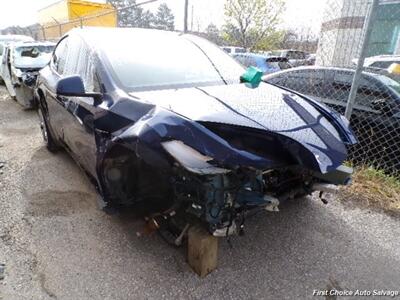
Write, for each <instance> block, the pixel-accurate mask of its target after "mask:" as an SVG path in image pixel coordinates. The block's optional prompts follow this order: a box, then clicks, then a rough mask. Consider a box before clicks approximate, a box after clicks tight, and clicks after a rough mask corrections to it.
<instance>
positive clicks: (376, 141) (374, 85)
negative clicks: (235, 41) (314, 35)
mask: <svg viewBox="0 0 400 300" xmlns="http://www.w3.org/2000/svg"><path fill="white" fill-rule="evenodd" d="M354 72H355V71H354V70H352V69H344V68H330V67H299V68H295V69H290V70H286V71H282V72H278V73H274V74H271V75H267V76H265V77H264V80H265V81H266V82H269V83H272V84H275V85H278V86H281V87H284V88H287V89H290V90H293V91H296V92H299V93H302V94H304V95H307V96H310V97H312V98H313V99H316V100H318V101H320V102H322V103H324V104H326V105H328V106H330V107H332V108H334V109H335V110H337V111H338V112H339V113H342V114H344V111H345V108H346V104H347V100H348V97H349V93H350V89H351V85H352V80H353V77H354ZM352 124H353V127H354V129H355V131H356V134H357V137H358V138H359V140H360V143H359V144H358V145H357V147H366V146H367V145H368V148H369V149H372V150H371V151H372V152H371V153H370V154H369V156H367V157H365V159H370V160H371V161H375V162H379V165H380V166H381V167H386V168H387V169H394V170H400V159H399V160H397V163H393V164H391V165H389V162H394V161H396V160H395V159H393V157H392V156H397V157H398V158H400V139H399V138H398V133H399V132H400V84H399V83H398V82H396V81H395V80H392V79H390V78H388V77H386V76H384V75H380V74H375V73H369V72H363V73H362V77H361V81H360V85H359V88H358V92H357V95H356V101H355V106H354V111H353V116H352ZM383 137H384V141H385V142H384V143H383V142H382V140H381V138H383ZM354 151H357V150H354ZM361 151H362V150H361ZM361 151H360V152H361ZM388 153H390V154H388ZM388 155H390V156H391V157H388Z"/></svg>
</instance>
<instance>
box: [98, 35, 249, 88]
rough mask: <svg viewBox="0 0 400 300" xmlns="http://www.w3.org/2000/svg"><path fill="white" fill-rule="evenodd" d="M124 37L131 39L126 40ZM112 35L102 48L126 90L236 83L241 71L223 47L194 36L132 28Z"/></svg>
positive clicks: (112, 70)
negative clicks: (111, 38)
mask: <svg viewBox="0 0 400 300" xmlns="http://www.w3.org/2000/svg"><path fill="white" fill-rule="evenodd" d="M149 34H150V37H149ZM127 36H130V38H129V40H131V41H132V42H126V41H127V40H128V38H127ZM114 38H115V39H118V41H117V40H116V41H115V42H104V43H103V44H102V45H101V48H102V50H103V52H104V54H105V55H106V57H107V58H108V61H109V64H110V66H111V73H112V75H113V76H114V77H115V78H116V79H117V81H119V82H120V84H121V85H122V86H123V87H124V88H125V89H126V90H127V91H138V90H152V89H168V88H178V87H194V86H201V85H212V84H225V83H230V82H232V81H235V82H239V79H240V75H242V74H243V72H244V69H243V67H242V66H241V65H240V64H238V63H237V62H236V61H235V60H234V59H233V58H232V57H230V56H229V55H228V54H226V53H225V52H224V51H223V50H221V49H220V48H218V47H217V46H215V45H213V44H211V43H209V42H208V41H206V40H204V39H201V38H197V37H194V36H190V35H184V36H180V35H178V34H175V33H165V32H160V33H159V32H155V31H150V32H149V31H146V30H135V31H131V32H129V33H126V34H121V32H120V31H117V32H116V33H115V35H114ZM104 40H106V39H104ZM137 41H141V42H137ZM160 45H162V46H161V47H160Z"/></svg>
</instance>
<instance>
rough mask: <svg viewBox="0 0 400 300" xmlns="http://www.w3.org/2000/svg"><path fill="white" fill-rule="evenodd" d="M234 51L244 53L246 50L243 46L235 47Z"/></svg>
mask: <svg viewBox="0 0 400 300" xmlns="http://www.w3.org/2000/svg"><path fill="white" fill-rule="evenodd" d="M235 52H236V53H245V52H246V50H245V49H243V48H236V49H235Z"/></svg>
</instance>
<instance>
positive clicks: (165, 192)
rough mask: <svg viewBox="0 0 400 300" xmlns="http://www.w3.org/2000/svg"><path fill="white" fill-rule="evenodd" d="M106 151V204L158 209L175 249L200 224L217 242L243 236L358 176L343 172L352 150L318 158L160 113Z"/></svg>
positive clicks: (292, 144)
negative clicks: (251, 219)
mask: <svg viewBox="0 0 400 300" xmlns="http://www.w3.org/2000/svg"><path fill="white" fill-rule="evenodd" d="M98 121H100V120H98ZM340 143H341V144H342V145H343V142H340ZM101 148H102V149H103V153H102V156H101V158H100V159H99V161H101V162H102V164H101V165H100V166H99V169H98V170H99V174H100V178H101V182H102V186H103V191H104V192H105V194H104V195H103V196H104V199H106V202H107V203H108V204H110V203H116V202H119V204H124V205H125V204H129V203H135V204H140V203H142V204H144V205H150V206H151V208H152V209H151V212H152V213H151V215H152V216H153V217H154V222H155V224H156V227H163V226H166V227H168V228H169V231H172V232H175V235H173V240H172V241H174V240H176V239H177V240H178V241H180V240H181V234H182V232H184V231H185V229H187V226H188V225H190V224H194V223H198V222H200V223H202V224H203V225H204V226H205V227H206V228H207V229H208V231H209V232H210V233H211V234H213V235H214V236H226V235H230V234H234V233H240V232H242V231H243V228H244V221H245V219H246V217H247V216H248V215H249V213H251V212H253V211H259V210H265V211H278V210H279V208H278V207H279V205H280V204H282V203H283V202H285V201H287V200H289V199H294V198H296V197H301V196H304V195H307V194H311V193H312V192H314V191H321V192H332V191H334V190H335V189H336V185H339V184H343V185H345V184H348V183H349V182H350V176H351V173H352V170H351V168H347V167H344V166H343V165H342V162H343V160H344V158H345V156H346V150H345V147H344V146H343V147H342V148H340V149H341V150H342V152H341V153H340V154H338V153H335V155H336V156H335V155H332V153H330V152H329V151H328V152H326V151H325V152H324V150H321V149H316V150H315V151H316V152H318V153H319V154H320V155H318V154H315V153H313V152H311V151H310V150H309V149H307V148H306V147H305V146H304V145H303V144H302V143H299V142H298V141H295V140H293V139H292V138H290V137H288V136H285V135H283V134H278V133H275V132H268V131H265V130H260V129H256V128H249V127H244V126H237V125H236V126H235V125H227V124H217V123H213V122H203V121H198V122H194V121H191V120H188V119H186V118H183V117H181V116H178V115H176V114H174V113H172V112H170V111H167V110H164V109H162V108H157V107H156V108H154V109H152V110H150V111H149V112H148V113H147V114H146V115H145V116H144V117H142V118H140V119H139V120H138V121H137V122H136V123H135V124H134V125H132V126H130V127H127V128H125V129H124V130H119V131H116V132H115V133H114V134H113V137H112V138H111V140H110V141H108V142H107V143H106V144H104V146H102V147H101ZM336 150H338V148H337V149H336ZM319 151H320V152H319ZM324 155H326V156H329V157H330V160H323V159H322V157H323V156H324ZM327 161H329V165H327ZM322 170H323V171H322ZM321 196H322V195H321ZM160 212H161V213H160ZM171 224H172V225H171ZM174 243H175V244H177V243H179V242H174Z"/></svg>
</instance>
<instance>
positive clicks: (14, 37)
mask: <svg viewBox="0 0 400 300" xmlns="http://www.w3.org/2000/svg"><path fill="white" fill-rule="evenodd" d="M8 41H34V39H33V38H32V37H30V36H27V35H20V34H4V35H0V42H8Z"/></svg>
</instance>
